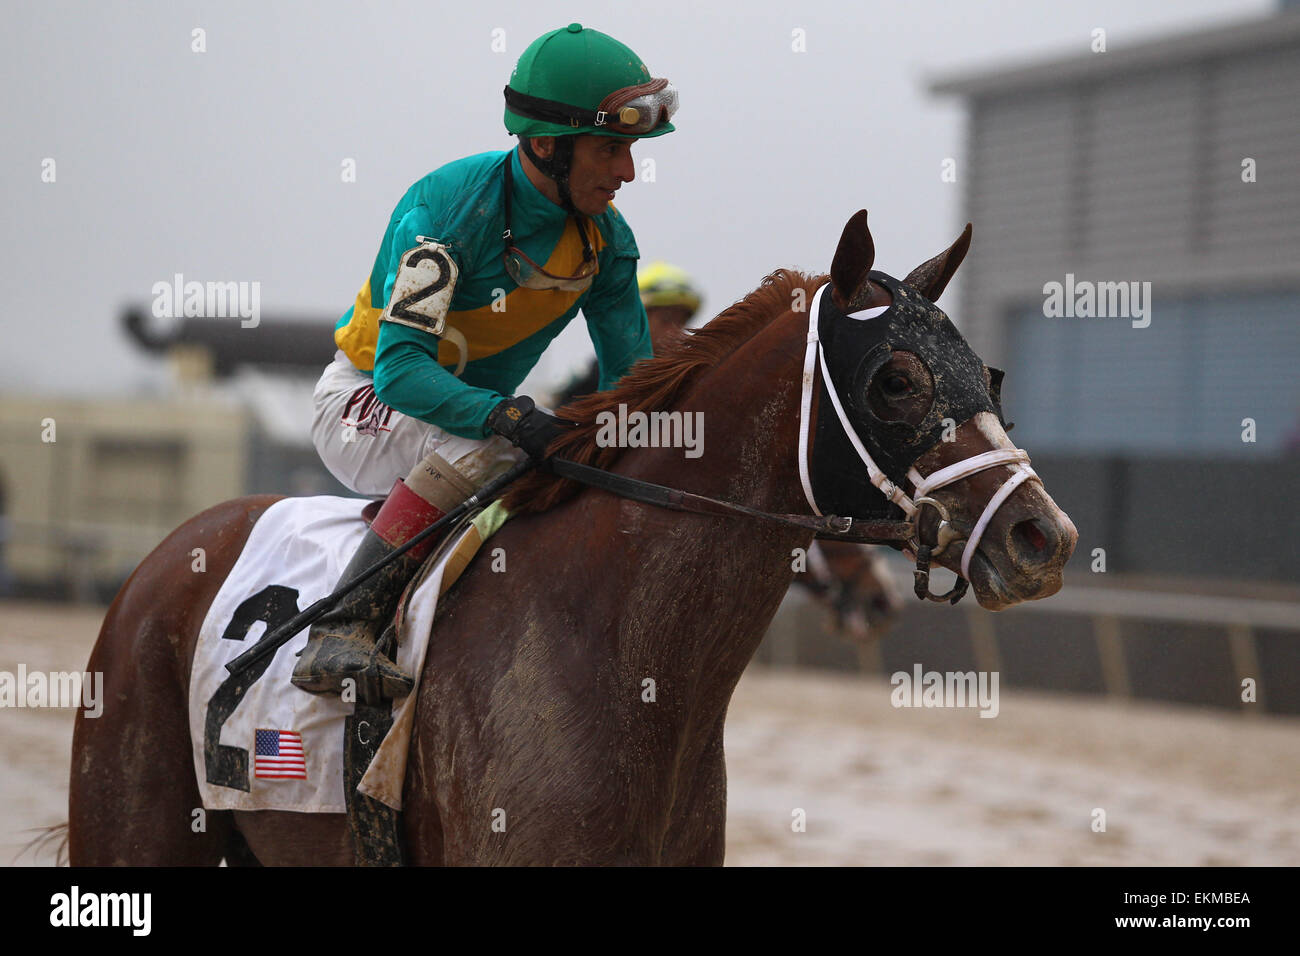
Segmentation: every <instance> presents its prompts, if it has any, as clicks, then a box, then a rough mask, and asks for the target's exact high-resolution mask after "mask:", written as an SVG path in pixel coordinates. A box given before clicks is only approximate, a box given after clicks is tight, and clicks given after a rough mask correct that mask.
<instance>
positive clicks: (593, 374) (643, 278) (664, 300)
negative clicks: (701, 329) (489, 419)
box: [555, 260, 702, 405]
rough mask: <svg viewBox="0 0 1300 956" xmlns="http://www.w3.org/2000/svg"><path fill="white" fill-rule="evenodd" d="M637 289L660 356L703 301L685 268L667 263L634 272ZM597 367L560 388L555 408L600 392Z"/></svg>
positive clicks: (654, 345) (592, 366) (653, 346)
mask: <svg viewBox="0 0 1300 956" xmlns="http://www.w3.org/2000/svg"><path fill="white" fill-rule="evenodd" d="M636 281H637V286H638V287H639V288H640V290H641V304H642V305H643V306H645V314H646V319H647V320H648V321H649V323H650V344H651V347H652V348H653V349H654V353H655V355H660V354H662V352H663V350H664V346H666V345H668V344H669V343H671V342H673V341H674V340H675V339H677V338H678V337H680V336H681V334H682V332H683V330H684V329H685V328H686V326H687V324H688V323H689V322H690V321H691V319H692V318H693V317H694V316H695V313H696V312H698V311H699V308H700V302H701V301H702V299H701V296H700V291H699V289H697V288H696V287H695V281H694V280H693V279H692V278H691V277H690V274H689V273H688V272H686V270H685V269H679V268H678V267H677V266H674V265H670V264H668V263H667V262H663V261H662V260H661V261H657V262H652V263H651V264H650V265H648V266H646V268H644V269H642V270H641V271H640V272H639V273H637V277H636ZM600 382H601V377H600V365H599V363H598V362H593V363H591V365H590V367H588V369H587V370H586V371H585V372H583V373H581V374H580V375H575V376H574V377H573V378H572V379H571V380H570V381H569V383H568V384H567V385H565V386H564V387H563V388H561V389H560V394H559V397H557V398H556V400H555V402H556V404H557V405H567V404H569V402H571V401H573V400H574V399H575V398H581V397H582V396H583V395H590V394H591V393H592V392H597V391H600V388H601V385H600Z"/></svg>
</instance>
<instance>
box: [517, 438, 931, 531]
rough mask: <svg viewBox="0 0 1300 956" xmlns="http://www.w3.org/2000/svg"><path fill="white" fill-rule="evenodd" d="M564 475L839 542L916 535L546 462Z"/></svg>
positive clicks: (881, 524) (679, 507)
mask: <svg viewBox="0 0 1300 956" xmlns="http://www.w3.org/2000/svg"><path fill="white" fill-rule="evenodd" d="M543 467H545V468H548V469H549V470H550V471H552V472H553V473H555V474H557V475H559V476H560V477H561V478H569V479H572V480H573V481H576V482H579V483H581V484H584V485H590V486H591V487H592V488H600V489H602V490H604V491H608V492H611V493H613V494H616V495H619V496H620V497H623V498H630V499H631V500H633V501H641V502H644V503H645V504H650V505H658V506H659V507H661V508H668V509H669V510H671V511H689V512H694V513H696V514H706V515H720V516H724V517H746V518H761V519H763V520H766V521H773V522H776V523H778V524H783V525H786V526H788V527H793V528H799V529H801V530H803V531H812V532H815V533H816V535H817V537H819V538H829V539H832V540H835V541H851V542H856V543H858V544H886V545H892V546H894V547H901V546H902V545H903V544H904V543H906V542H907V541H909V540H910V539H911V538H912V534H913V529H912V525H911V523H909V522H907V521H888V520H879V521H862V520H859V519H856V518H840V517H837V516H836V515H818V516H814V515H795V514H772V513H770V512H767V511H759V510H758V509H757V508H749V507H746V506H745V505H738V504H734V503H732V502H728V501H720V500H718V499H717V498H710V497H708V496H707V495H696V494H692V493H691V492H689V491H679V490H677V489H676V488H667V487H665V486H663V485H656V484H654V483H652V482H649V481H641V480H640V479H637V478H629V477H627V476H626V475H616V474H614V473H613V472H609V471H602V470H601V469H599V468H593V467H592V466H590V465H582V464H579V463H578V462H576V461H568V460H567V459H564V458H548V459H547V460H546V463H545V464H544V466H543Z"/></svg>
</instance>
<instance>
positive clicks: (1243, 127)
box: [1206, 47, 1300, 265]
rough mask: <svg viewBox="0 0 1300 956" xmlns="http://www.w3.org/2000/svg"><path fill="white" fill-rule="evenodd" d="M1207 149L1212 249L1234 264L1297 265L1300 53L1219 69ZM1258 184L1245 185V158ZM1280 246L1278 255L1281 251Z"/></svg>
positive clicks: (1262, 56) (1243, 60)
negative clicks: (1276, 260) (1280, 261)
mask: <svg viewBox="0 0 1300 956" xmlns="http://www.w3.org/2000/svg"><path fill="white" fill-rule="evenodd" d="M1215 80H1216V82H1215V84H1214V90H1213V94H1212V109H1213V112H1214V115H1215V116H1216V118H1217V122H1216V123H1215V128H1214V130H1213V134H1212V136H1211V139H1210V142H1209V144H1208V151H1209V156H1210V162H1211V168H1212V170H1213V175H1212V176H1211V177H1209V178H1208V180H1207V184H1208V196H1207V197H1206V198H1207V208H1208V210H1209V216H1208V218H1209V222H1208V223H1207V227H1208V238H1209V243H1210V249H1211V250H1212V251H1213V253H1214V254H1215V255H1216V256H1217V257H1227V258H1228V259H1229V260H1230V261H1233V262H1236V261H1241V260H1246V259H1248V258H1259V257H1264V258H1271V257H1273V256H1275V255H1277V254H1278V253H1281V254H1282V255H1284V256H1285V257H1286V258H1287V259H1288V261H1290V262H1291V263H1292V264H1293V265H1295V264H1297V262H1300V49H1297V48H1295V47H1292V48H1290V49H1288V50H1280V51H1275V52H1270V53H1264V54H1260V55H1258V56H1254V57H1250V58H1240V59H1234V60H1232V61H1231V62H1225V63H1222V64H1221V65H1219V67H1218V68H1217V69H1216V76H1215ZM1247 156H1249V157H1251V158H1253V159H1254V160H1255V161H1256V163H1257V164H1258V169H1257V177H1258V179H1257V181H1256V182H1254V183H1244V182H1242V180H1241V172H1242V170H1241V162H1242V160H1243V159H1244V158H1245V157H1247ZM1279 247H1280V248H1279Z"/></svg>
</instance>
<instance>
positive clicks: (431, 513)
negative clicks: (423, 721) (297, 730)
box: [290, 455, 473, 699]
mask: <svg viewBox="0 0 1300 956" xmlns="http://www.w3.org/2000/svg"><path fill="white" fill-rule="evenodd" d="M433 457H436V456H433V455H431V456H430V458H433ZM466 489H468V490H466ZM417 490H418V491H419V492H420V493H417ZM472 493H473V487H472V485H470V484H469V482H467V481H466V480H465V479H464V477H463V476H462V475H460V474H459V473H458V472H456V471H455V469H454V468H453V467H452V466H450V465H448V464H447V463H446V462H445V461H442V459H441V458H438V460H437V462H436V463H433V464H432V466H431V463H430V460H429V458H426V459H425V460H424V461H423V462H421V463H420V464H419V465H417V466H416V468H415V469H414V470H413V471H412V472H411V475H409V476H408V477H407V480H406V481H403V480H402V479H400V478H399V479H398V480H397V482H396V483H395V484H394V485H393V490H392V491H391V492H390V493H389V495H388V498H387V499H385V501H384V504H383V507H381V508H380V509H379V513H378V514H377V515H375V518H374V520H373V521H372V522H371V524H370V527H369V528H368V529H367V530H366V534H365V537H363V538H362V539H361V544H360V546H359V547H358V548H357V550H356V553H355V554H354V555H353V556H352V559H351V561H349V562H348V566H347V567H346V568H345V569H344V571H343V574H342V576H341V577H340V579H339V584H343V583H345V582H347V581H350V580H352V579H353V578H355V577H356V576H357V575H358V574H360V573H361V572H362V571H364V570H365V569H366V568H368V567H370V566H371V565H373V564H375V563H376V562H377V561H379V560H381V559H382V558H384V557H386V556H387V555H389V554H391V553H392V552H393V551H395V550H396V549H397V548H399V547H401V546H402V545H403V544H405V543H406V542H407V541H409V540H410V539H411V538H413V537H414V536H415V535H416V534H418V533H419V532H420V531H422V530H423V529H424V528H426V527H428V526H429V525H430V524H432V523H433V522H434V521H437V520H438V519H439V518H441V517H442V516H443V515H444V514H445V513H446V512H447V511H450V510H451V509H452V508H454V507H455V506H456V505H457V504H459V503H460V502H461V501H464V500H465V499H466V498H468V497H469V495H470V494H472ZM430 499H434V500H430ZM435 502H436V503H435ZM437 540H438V537H437V536H436V535H435V536H434V537H433V538H432V539H430V540H428V541H425V542H423V543H421V544H419V545H417V546H416V547H414V548H412V549H411V550H410V551H407V552H406V553H405V554H403V555H402V556H401V557H399V558H396V559H395V560H393V561H390V562H389V563H388V564H386V565H385V566H384V567H383V568H382V569H381V570H380V571H378V572H376V573H375V574H374V575H373V576H372V577H371V578H369V579H368V580H367V581H365V582H363V583H362V584H360V585H358V586H357V587H355V588H353V589H352V590H351V591H350V592H348V594H347V595H345V596H344V598H343V599H342V601H340V603H339V605H338V606H337V607H336V608H335V609H334V610H332V611H330V612H329V613H328V614H326V615H325V616H324V617H322V618H321V619H320V620H319V621H318V622H317V623H316V624H314V625H312V628H311V631H310V632H309V634H308V637H307V646H306V647H305V648H303V651H302V655H301V656H300V657H299V659H298V663H297V664H296V665H295V666H294V669H293V676H292V677H291V678H290V681H291V682H292V683H293V685H294V686H295V687H299V688H301V689H302V690H305V691H309V692H311V693H313V694H327V693H328V694H338V693H341V692H342V690H343V681H344V680H345V679H348V678H352V679H353V680H354V681H356V684H357V688H356V689H357V691H358V697H359V698H362V699H370V698H372V697H373V696H374V695H376V694H378V695H379V696H382V697H385V698H393V697H402V696H405V695H406V694H409V693H410V692H411V688H412V687H413V686H414V680H413V679H412V677H411V675H410V674H408V673H407V672H406V671H405V670H403V669H402V668H400V667H398V666H397V665H396V664H394V663H393V662H392V661H391V660H390V659H389V658H388V657H386V656H385V655H384V654H382V653H379V651H377V650H376V648H375V644H376V641H377V640H378V637H379V635H380V633H381V632H382V631H383V630H384V628H385V627H387V626H388V624H389V623H390V622H391V621H392V619H393V614H394V612H395V611H396V610H397V602H398V600H399V598H400V597H401V594H402V590H403V588H405V587H406V585H407V583H409V582H410V580H411V578H412V577H414V576H415V573H416V571H418V570H419V568H420V565H421V564H423V563H424V559H425V558H426V557H428V556H429V554H430V553H431V552H432V551H433V549H434V546H435V545H436V544H437Z"/></svg>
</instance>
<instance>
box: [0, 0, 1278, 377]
mask: <svg viewBox="0 0 1300 956" xmlns="http://www.w3.org/2000/svg"><path fill="white" fill-rule="evenodd" d="M1272 8H1273V4H1272V3H1270V2H1262V0H1180V2H1178V3H1169V2H1167V0H1102V2H1090V3H1069V2H1044V0H1037V2H1035V0H1002V2H999V3H996V4H994V3H985V2H974V0H961V2H937V0H922V2H908V3H865V2H853V3H848V2H840V3H822V2H802V0H801V2H793V0H757V2H747V3H744V4H741V3H697V2H693V3H684V2H676V0H661V2H658V3H639V4H613V3H608V2H604V3H590V2H575V3H549V2H532V3H527V4H525V3H511V4H505V3H489V2H479V0H474V2H455V3H446V2H440V0H417V2H410V3H384V2H374V3H364V4H362V3H341V2H337V0H324V2H322V0H316V2H311V3H288V2H280V3H275V2H247V3H244V2H241V3H215V2H207V3H187V2H170V0H169V2H158V3H141V2H131V3H126V2H94V3H91V2H85V3H53V2H48V0H40V2H28V0H23V2H12V0H4V22H5V29H4V31H3V32H0V71H3V72H4V84H3V93H2V94H0V96H3V129H4V138H3V147H2V148H0V164H2V166H0V168H2V169H3V180H2V184H0V189H2V190H3V194H2V195H3V204H2V206H0V209H2V210H3V211H2V212H0V222H2V223H3V224H2V225H0V230H2V232H0V256H2V257H3V260H2V263H0V276H2V277H3V278H2V281H3V290H2V291H3V294H4V301H7V302H8V303H9V306H8V307H7V309H6V314H5V317H4V319H3V322H4V329H5V336H4V340H5V343H6V344H7V346H8V348H9V350H10V351H9V354H8V355H7V356H5V359H4V362H3V367H4V372H3V379H2V384H0V391H3V392H9V393H14V392H20V391H21V392H61V393H69V392H72V393H86V392H103V391H108V392H115V393H122V392H134V391H140V390H156V389H159V388H161V387H163V385H164V384H165V382H166V376H165V373H164V370H163V368H162V366H161V364H160V363H158V362H157V361H156V360H154V359H152V358H149V357H146V356H143V355H142V354H141V353H139V352H138V351H136V350H135V348H134V347H133V346H132V345H130V344H129V343H128V341H127V339H126V338H125V336H124V334H123V333H122V331H121V330H120V323H119V318H118V316H119V313H120V312H121V309H122V307H123V306H124V305H125V304H127V303H131V302H134V303H141V304H147V303H148V302H149V301H150V300H151V298H152V293H151V288H152V286H153V284H154V283H156V282H159V281H170V280H171V278H172V276H173V274H175V273H178V272H179V273H182V274H183V275H184V276H185V278H186V279H187V280H198V281H208V280H234V281H245V282H251V281H256V282H259V283H260V285H261V309H262V312H263V315H264V316H267V317H270V318H269V319H266V321H273V318H274V316H275V315H276V314H281V315H292V316H311V315H319V316H320V317H322V318H328V319H329V320H331V321H332V320H333V319H335V318H337V316H338V315H340V314H341V313H342V312H343V310H344V309H346V308H347V306H348V305H349V304H350V303H351V301H352V299H353V297H354V296H355V295H356V292H357V289H358V288H359V287H360V285H361V283H362V282H363V281H364V279H365V278H366V276H367V274H368V272H369V270H370V268H371V264H372V262H373V260H374V255H375V252H376V250H377V248H378V245H379V241H380V239H381V237H382V235H383V232H384V227H385V225H386V224H387V221H388V216H389V213H390V212H391V210H392V207H393V206H394V204H395V203H396V201H397V200H398V199H399V198H400V197H401V195H402V193H403V192H404V191H405V190H406V188H407V187H408V186H409V185H410V184H411V183H412V182H414V181H415V180H416V179H418V178H420V177H421V176H423V175H424V174H425V173H427V172H429V171H430V170H432V169H435V168H436V167H438V166H440V165H442V164H443V163H446V162H449V161H451V160H453V159H457V158H459V157H461V156H465V155H469V154H471V153H477V152H482V151H484V150H489V149H504V148H507V147H508V146H510V145H511V144H512V142H513V141H512V140H511V138H509V137H508V135H507V134H506V131H505V128H504V127H503V126H502V122H501V114H502V99H501V89H502V87H503V86H504V85H505V83H506V80H507V79H508V78H509V75H510V71H511V69H512V67H513V65H514V62H515V60H516V58H517V57H518V56H519V54H520V52H522V51H523V49H524V48H525V47H526V46H527V45H528V43H529V42H530V41H532V40H533V39H534V38H535V37H537V36H538V35H540V34H541V33H544V32H546V31H547V30H550V29H554V28H557V27H560V26H563V25H565V24H567V23H569V22H571V21H575V20H576V21H578V22H581V23H583V24H584V25H586V26H590V27H594V28H596V29H599V30H602V31H604V32H606V33H609V34H611V35H613V36H615V37H617V38H618V39H620V40H622V41H623V42H624V43H627V44H628V45H629V46H631V47H632V48H633V49H634V50H636V51H637V52H638V53H639V54H640V55H641V57H642V58H643V59H644V60H645V61H646V63H647V65H648V66H649V67H650V69H651V71H652V73H653V74H654V75H656V76H667V77H668V78H670V79H671V80H672V81H673V82H674V83H675V84H676V85H677V87H678V88H679V90H680V91H681V98H682V106H681V110H680V112H679V113H678V116H677V118H676V120H675V123H676V125H677V132H676V133H674V134H672V135H669V136H665V137H660V138H657V139H654V140H647V141H643V142H642V143H640V144H638V145H637V146H636V147H635V148H634V151H633V155H634V158H635V159H636V160H637V162H638V163H642V162H643V161H644V160H646V159H653V160H654V177H655V178H654V181H653V182H646V181H637V182H633V183H629V184H628V185H627V186H625V187H624V188H623V189H622V190H621V191H620V192H619V199H618V201H617V204H618V206H619V208H620V209H621V210H622V211H623V212H624V214H625V215H626V216H627V218H628V221H629V222H630V223H631V225H632V227H633V229H634V231H635V232H636V235H637V240H638V244H639V245H640V248H641V254H642V260H643V262H644V261H649V260H653V259H656V258H666V259H669V260H671V261H673V262H675V263H677V264H679V265H681V266H683V267H684V268H686V269H688V270H690V271H691V272H693V273H694V274H695V275H696V276H697V277H698V279H699V281H700V283H701V285H702V286H703V288H704V290H705V292H706V295H707V301H706V303H705V310H706V311H707V314H708V315H713V314H715V313H716V312H718V311H720V310H721V309H722V308H724V307H725V306H726V305H728V304H729V303H731V302H732V301H733V300H735V299H736V298H738V297H740V296H742V295H744V294H745V293H746V292H748V291H749V290H750V289H752V288H753V287H754V286H755V285H757V283H758V281H759V280H760V279H761V278H762V277H763V276H764V275H765V274H767V273H768V272H770V271H771V270H772V269H774V268H776V267H778V266H795V267H799V268H804V269H807V270H810V271H824V270H827V269H828V268H829V266H830V258H831V255H832V253H833V252H834V249H835V243H836V241H837V240H838V238H839V234H840V231H841V229H842V228H843V225H844V222H845V220H847V218H848V217H849V216H850V215H851V214H852V213H853V212H854V211H855V210H857V209H859V208H864V207H865V208H867V209H868V210H869V211H870V213H871V224H872V232H873V235H874V237H875V240H876V250H877V257H876V263H877V267H878V268H881V269H883V270H885V271H887V272H891V273H894V274H896V275H900V276H901V275H904V274H906V272H907V271H908V270H910V269H911V268H912V267H913V266H915V265H916V264H917V263H918V262H920V261H922V260H924V259H926V258H928V257H929V256H931V255H933V254H935V253H936V252H938V251H939V250H941V249H942V248H944V247H945V246H947V245H948V244H949V243H950V242H951V241H952V239H953V238H954V237H955V236H956V235H957V233H958V232H959V230H960V228H961V225H962V224H963V220H962V219H961V203H960V199H961V193H960V188H961V185H960V171H961V165H960V163H961V160H962V158H963V156H964V148H963V136H964V116H963V111H962V108H961V104H960V103H959V102H955V101H952V100H946V99H936V98H934V97H932V96H930V95H929V94H928V93H927V92H926V81H927V80H928V79H931V78H933V77H936V76H939V75H945V76H946V75H949V74H951V73H954V72H965V71H966V70H968V69H969V70H981V69H993V68H1001V67H1004V66H1012V65H1018V64H1021V63H1025V62H1032V61H1037V60H1041V59H1044V58H1052V57H1059V56H1067V55H1076V54H1079V53H1084V52H1087V50H1088V44H1089V41H1090V33H1091V31H1092V30H1093V28H1095V27H1103V28H1105V29H1106V31H1107V40H1108V44H1109V45H1110V47H1111V48H1112V49H1116V48H1119V47H1121V46H1125V45H1128V44H1131V43H1134V42H1139V41H1141V40H1146V39H1150V38H1153V37H1157V36H1162V35H1167V34H1169V33H1174V32H1184V31H1187V30H1192V29H1195V28H1199V27H1204V26H1206V25H1208V24H1213V23H1217V22H1229V21H1234V20H1241V19H1247V18H1254V17H1258V16H1261V15H1263V14H1265V13H1267V12H1269V11H1271V10H1272ZM195 28H202V30H204V31H205V34H206V36H205V40H206V52H202V53H196V52H193V51H192V49H191V47H192V43H193V40H192V31H193V30H195ZM796 30H801V31H803V37H804V43H805V44H806V52H795V51H794V50H793V49H792V45H793V44H794V40H793V39H792V37H793V35H794V31H796ZM494 31H504V34H501V33H494ZM494 36H495V37H496V38H497V39H498V41H499V40H500V39H501V38H502V37H503V38H504V45H505V51H504V52H495V51H494V49H493V42H494ZM947 157H955V158H957V160H958V179H959V181H958V183H957V184H951V183H944V182H942V181H941V180H940V165H941V163H942V161H943V160H944V159H945V158H947ZM47 158H53V159H54V161H55V167H54V168H55V171H56V175H57V179H56V181H55V182H53V183H45V182H42V168H43V167H42V164H43V161H44V160H45V159H47ZM347 159H353V160H355V164H356V181H355V182H352V183H346V182H343V181H342V177H341V170H342V164H343V163H344V161H345V160H347ZM975 241H976V242H978V241H979V224H978V223H976V230H975ZM949 299H950V301H957V298H956V296H955V295H952V294H951V293H950V295H949ZM953 317H954V319H955V320H956V321H957V322H958V324H960V323H961V316H960V315H959V314H957V315H954V316H953ZM248 334H250V335H255V334H256V331H255V330H250V331H249V333H248ZM323 334H328V332H325V333H323ZM552 352H555V353H556V354H555V355H553V356H552V355H549V354H548V357H547V359H546V360H545V362H546V366H545V367H544V368H542V369H541V370H540V371H541V373H542V377H543V379H547V378H554V377H557V376H559V375H560V374H561V373H562V371H563V368H564V367H565V366H569V365H573V364H575V363H580V362H581V361H583V360H584V356H585V355H586V354H590V345H589V343H588V341H587V339H586V332H585V328H584V327H583V324H582V323H581V321H579V322H576V323H574V325H573V326H572V327H571V328H570V329H569V330H568V331H567V332H566V333H565V335H564V336H563V337H562V338H561V340H559V342H557V344H556V345H555V346H553V347H552ZM533 381H538V379H534V380H533Z"/></svg>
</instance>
